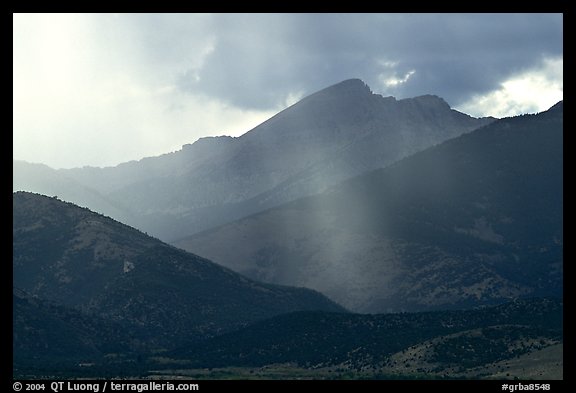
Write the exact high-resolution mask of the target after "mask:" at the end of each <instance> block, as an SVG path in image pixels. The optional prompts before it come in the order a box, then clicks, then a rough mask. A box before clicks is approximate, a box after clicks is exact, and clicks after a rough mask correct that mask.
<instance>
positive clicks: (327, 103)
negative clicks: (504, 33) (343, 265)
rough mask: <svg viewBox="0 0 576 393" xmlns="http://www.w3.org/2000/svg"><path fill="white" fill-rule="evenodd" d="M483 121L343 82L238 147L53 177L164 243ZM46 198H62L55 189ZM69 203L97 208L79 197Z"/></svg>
mask: <svg viewBox="0 0 576 393" xmlns="http://www.w3.org/2000/svg"><path fill="white" fill-rule="evenodd" d="M492 120H493V119H489V118H486V119H475V118H472V117H470V116H468V115H465V114H463V113H460V112H457V111H455V110H451V109H450V107H449V105H448V104H447V103H446V102H445V101H444V100H443V99H441V98H439V97H436V96H422V97H416V98H412V99H405V100H396V99H395V98H393V97H386V98H385V97H382V96H381V95H378V94H373V93H372V92H371V91H370V88H369V87H368V86H366V84H365V83H364V82H362V81H361V80H358V79H351V80H347V81H343V82H341V83H338V84H336V85H334V86H330V87H328V88H326V89H324V90H321V91H319V92H317V93H314V94H312V95H310V96H308V97H306V98H304V99H302V100H301V101H300V102H298V103H296V104H294V105H292V106H291V107H289V108H287V109H285V110H283V111H282V112H280V113H278V114H277V115H276V116H274V117H272V118H270V119H269V120H267V121H265V122H264V123H262V124H260V125H259V126H257V127H255V128H254V129H253V130H251V131H249V132H247V133H246V134H244V135H242V136H241V137H238V138H231V137H218V138H203V139H200V140H199V141H197V142H195V143H194V144H192V145H185V146H184V147H183V148H182V150H180V151H177V152H174V153H170V154H164V155H162V156H158V157H150V158H145V159H142V160H140V161H134V162H128V163H124V164H120V165H118V166H116V167H110V168H89V167H84V168H75V169H66V170H59V171H57V172H58V173H59V174H62V175H64V176H66V177H67V178H69V179H73V180H74V181H75V182H77V183H79V184H82V185H84V186H85V187H88V188H90V189H92V190H95V191H97V192H98V193H100V194H101V195H103V196H105V197H106V198H107V199H109V200H111V201H113V202H114V204H115V206H118V207H122V211H120V212H117V213H118V215H116V214H114V215H112V216H113V217H115V218H117V219H120V220H122V221H123V222H126V223H128V224H130V225H133V226H136V227H138V228H139V229H141V230H145V231H147V232H149V233H151V234H153V235H155V236H158V237H160V238H162V239H164V240H173V239H176V238H179V237H182V236H183V235H187V234H192V233H195V232H198V231H200V230H203V229H206V228H210V227H214V226H216V225H219V224H222V223H225V222H229V221H231V220H233V219H237V218H240V217H243V216H246V215H248V214H251V213H255V212H258V211H261V210H263V209H265V208H268V207H271V206H275V205H278V204H280V203H284V202H287V201H291V200H294V199H296V198H299V197H302V196H305V195H311V194H314V193H318V192H321V191H323V190H325V189H326V188H327V187H328V186H331V185H333V184H336V183H337V182H339V181H342V180H344V179H346V178H349V177H351V176H353V175H357V174H360V173H362V172H364V171H367V170H371V169H375V168H379V167H382V166H385V165H388V164H390V163H392V162H394V161H396V160H398V159H400V158H402V157H404V156H407V155H408V154H411V153H413V152H415V151H418V150H421V149H424V148H426V147H429V146H431V145H433V144H436V143H439V142H442V141H444V140H446V139H449V138H452V137H455V136H457V135H460V134H462V133H464V132H468V131H471V130H473V129H475V128H478V127H480V126H482V125H485V124H488V123H489V122H491V121H492ZM32 180H33V179H32ZM21 183H23V184H24V185H26V184H25V182H24V181H22V182H21ZM32 186H35V185H34V184H32ZM63 186H64V185H63ZM54 188H56V190H54V192H52V190H53V189H54ZM23 189H26V190H28V189H30V188H26V187H24V188H23ZM50 190H51V192H50V193H51V194H56V195H64V191H60V190H59V187H51V188H50ZM34 191H38V192H43V193H44V192H45V191H44V189H43V188H38V187H35V188H34ZM70 196H71V197H73V198H70V200H71V201H72V202H75V203H77V204H80V205H84V206H88V207H90V208H95V207H96V205H93V204H92V201H89V200H85V198H84V196H82V195H80V194H76V195H70ZM96 210H98V209H96ZM102 212H106V213H107V211H104V210H102Z"/></svg>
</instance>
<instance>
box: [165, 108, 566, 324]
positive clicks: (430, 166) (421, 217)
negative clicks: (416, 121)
mask: <svg viewBox="0 0 576 393" xmlns="http://www.w3.org/2000/svg"><path fill="white" fill-rule="evenodd" d="M419 100H420V101H424V102H426V103H429V102H430V101H432V102H436V103H437V101H438V100H437V99H435V98H431V97H427V98H420V99H418V100H412V101H410V102H411V104H410V105H420V104H419V103H418V101H419ZM435 105H436V104H435ZM423 112H424V111H423ZM562 191H563V106H562V103H559V104H557V105H556V106H554V107H553V108H551V109H550V110H549V111H547V112H543V113H541V114H538V115H526V116H520V117H515V118H508V119H503V120H499V121H496V122H494V123H492V124H491V125H489V126H486V127H484V128H481V129H478V130H476V131H474V132H471V133H468V134H465V135H462V136H460V137H457V138H454V139H451V140H449V141H447V142H445V143H443V144H441V145H438V146H435V147H432V148H429V149H427V150H425V151H422V152H420V153H417V154H415V155H413V156H411V157H409V158H405V159H404V160H401V161H400V162H398V163H396V164H394V165H392V166H389V167H387V168H385V169H379V170H375V171H373V172H370V173H367V174H365V175H361V176H358V177H355V178H353V179H350V180H348V181H346V182H344V183H342V184H340V185H338V186H335V187H333V188H332V189H329V190H328V191H326V192H324V193H322V194H320V195H316V196H312V197H307V198H302V199H299V200H296V201H294V202H291V203H288V204H284V205H282V206H279V207H276V208H273V209H270V210H267V211H264V212H261V213H259V214H255V215H252V216H249V217H246V218H244V219H241V220H238V221H235V222H232V223H229V224H226V225H223V226H221V227H218V228H215V229H212V230H209V231H206V232H203V233H200V234H197V235H195V236H192V237H190V238H187V239H183V240H181V241H179V242H176V243H174V244H175V245H177V246H178V247H181V248H184V249H189V250H194V251H195V252H197V253H198V254H200V255H203V256H206V257H208V258H210V259H212V260H214V261H216V262H217V263H220V264H222V265H224V266H228V267H230V268H232V269H234V270H236V271H238V272H242V273H243V274H246V275H248V276H250V277H252V278H257V279H260V280H265V281H268V282H273V283H281V284H286V285H297V286H305V287H308V288H314V289H316V290H319V291H320V292H322V293H324V294H326V295H328V296H329V297H330V298H332V299H334V300H335V301H337V302H339V303H340V304H342V305H344V306H345V307H347V308H349V309H350V310H353V311H357V312H371V313H376V312H387V311H403V310H405V311H414V310H429V309H446V308H450V307H463V306H474V305H479V304H489V303H493V302H501V301H504V300H506V299H510V298H516V297H522V296H547V295H560V294H561V293H562V277H563V267H562V266H563V256H562V253H563V192H562ZM222 245H226V246H225V247H223V246H222Z"/></svg>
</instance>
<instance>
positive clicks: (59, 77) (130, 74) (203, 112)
mask: <svg viewBox="0 0 576 393" xmlns="http://www.w3.org/2000/svg"><path fill="white" fill-rule="evenodd" d="M350 78H360V79H362V80H363V81H364V82H366V83H367V84H368V86H370V88H371V89H372V91H373V92H374V93H377V94H382V95H383V96H394V97H396V98H398V99H402V98H410V97H415V96H418V95H423V94H435V95H438V96H440V97H442V98H444V99H445V100H446V101H447V102H448V103H449V104H450V105H451V107H452V108H454V109H457V110H459V111H462V112H464V113H467V114H470V115H472V116H475V117H480V116H494V117H499V118H500V117H506V116H513V115H518V114H522V113H535V112H539V111H542V110H546V109H548V108H549V107H550V106H552V105H554V104H555V103H557V102H558V101H560V100H562V99H563V15H562V14H14V15H13V156H14V158H15V159H20V160H25V161H29V162H36V163H43V164H46V165H49V166H51V167H53V168H71V167H82V166H113V165H117V164H119V163H122V162H126V161H130V160H138V159H141V158H143V157H148V156H156V155H160V154H164V153H168V152H172V151H176V150H179V149H180V148H181V146H182V145H184V144H186V143H193V142H194V141H196V140H197V139H198V138H201V137H205V136H215V135H232V136H239V135H242V134H244V133H245V132H247V131H249V130H250V129H252V128H253V127H255V126H257V125H258V124H260V123H261V122H263V121H264V120H266V119H268V118H270V117H271V116H273V115H274V114H276V113H278V112H279V111H281V110H283V109H285V108H286V107H287V106H289V105H291V104H293V103H295V102H297V101H298V100H299V99H301V98H303V97H305V96H307V95H309V94H311V93H313V92H315V91H317V90H320V89H322V88H325V87H328V86H330V85H333V84H335V83H338V82H340V81H343V80H345V79H350Z"/></svg>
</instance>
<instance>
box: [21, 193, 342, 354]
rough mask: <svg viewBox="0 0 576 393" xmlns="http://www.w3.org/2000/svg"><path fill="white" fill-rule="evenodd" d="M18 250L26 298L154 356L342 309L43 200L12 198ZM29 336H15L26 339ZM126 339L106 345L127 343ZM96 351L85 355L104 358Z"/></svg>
mask: <svg viewBox="0 0 576 393" xmlns="http://www.w3.org/2000/svg"><path fill="white" fill-rule="evenodd" d="M13 252H14V254H13V255H14V256H13V272H14V273H13V283H14V287H15V288H17V289H18V291H19V292H18V293H20V291H24V293H26V294H28V295H29V297H31V298H33V299H37V300H38V302H48V303H49V304H51V305H54V306H57V307H64V308H66V309H68V310H71V311H70V313H77V314H81V315H83V316H84V318H87V316H90V317H92V318H97V319H99V320H102V321H103V322H101V323H102V324H104V323H105V324H107V326H108V325H113V324H117V325H119V326H121V327H123V328H124V329H125V331H127V332H129V334H128V336H129V337H130V342H132V344H134V343H139V344H137V345H136V344H134V345H136V346H140V347H143V348H147V349H151V348H156V349H158V348H172V347H174V346H176V345H178V344H179V343H182V342H189V341H194V340H198V339H201V338H205V337H208V336H212V335H214V334H217V333H221V332H224V331H230V330H232V329H235V328H237V327H239V326H244V325H245V324H247V323H250V322H253V321H256V320H260V319H263V318H267V317H270V316H272V315H277V314H281V313H285V312H290V311H296V310H302V309H304V310H316V309H320V310H326V311H344V310H343V309H342V308H341V307H340V306H338V305H336V304H334V303H333V302H331V301H329V300H328V299H326V297H324V296H323V295H321V294H319V293H316V292H314V291H311V290H309V289H303V288H288V287H279V286H275V285H270V284H261V283H258V282H255V281H253V280H250V279H247V278H245V277H243V276H241V275H239V274H237V273H234V272H233V271H231V270H228V269H226V268H223V267H221V266H218V265H216V264H214V263H212V262H210V261H208V260H206V259H203V258H200V257H198V256H196V255H192V254H189V253H187V252H185V251H182V250H179V249H176V248H174V247H172V246H169V245H167V244H165V243H162V242H161V241H159V240H157V239H154V238H151V237H149V236H147V235H145V234H144V233H141V232H139V231H137V230H135V229H133V228H130V227H128V226H126V225H124V224H121V223H119V222H117V221H114V220H112V219H110V218H107V217H105V216H102V215H99V214H96V213H93V212H91V211H89V210H88V209H84V208H80V207H78V206H75V205H73V204H71V203H66V202H62V201H60V200H58V199H56V198H50V197H46V196H42V195H38V194H31V193H24V192H18V193H15V194H14V196H13ZM22 299H26V297H25V296H15V298H14V301H15V304H17V305H18V306H19V308H18V309H19V310H24V311H25V310H30V308H31V307H32V306H34V304H32V305H29V304H28V305H27V303H26V302H24V301H23V300H22ZM44 309H45V308H44ZM47 314H49V315H52V316H53V317H54V318H52V319H51V320H50V321H52V320H53V319H55V318H56V316H55V315H56V314H54V313H47ZM24 315H30V313H28V314H26V313H25V314H24ZM39 315H40V314H39ZM64 315H68V314H66V313H64ZM14 318H15V320H21V319H22V318H21V319H18V318H19V316H18V315H15V317H14ZM66 318H67V319H70V318H71V317H66ZM24 319H25V318H24ZM72 319H77V318H72ZM58 323H59V324H61V323H60V322H58ZM51 324H53V325H54V326H56V327H58V326H59V325H58V324H57V321H56V322H51ZM15 326H16V325H15ZM65 328H66V326H65V325H64V326H63V328H62V329H65ZM66 329H68V330H70V327H68V328H66ZM25 333H26V332H25V331H15V334H19V335H20V337H23V336H25ZM54 334H56V333H54ZM125 335H126V334H124V336H125ZM84 336H85V335H79V336H78V340H80V338H82V337H84ZM119 337H121V336H119V335H118V336H117V337H114V336H112V337H110V336H107V337H106V340H108V341H114V340H117V341H122V340H120V338H119ZM80 341H81V340H80ZM55 342H58V341H55ZM123 342H125V341H123ZM88 344H90V343H88ZM88 344H86V345H85V346H84V347H83V348H82V350H87V349H88V348H92V350H96V349H94V348H93V347H94V345H92V344H90V345H88Z"/></svg>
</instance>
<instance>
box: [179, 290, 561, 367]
mask: <svg viewBox="0 0 576 393" xmlns="http://www.w3.org/2000/svg"><path fill="white" fill-rule="evenodd" d="M562 315H563V304H562V301H560V300H558V299H527V300H521V301H515V302H511V303H507V304H503V305H499V306H497V307H487V308H483V309H477V310H466V311H435V312H426V313H401V314H380V315H359V314H337V313H322V312H298V313H290V314H285V315H281V316H277V317H274V318H271V319H267V320H265V321H261V322H257V323H255V324H253V325H250V326H248V327H246V328H243V329H241V330H239V331H237V332H234V333H230V334H225V335H222V336H219V337H215V338H212V339H210V340H208V341H206V342H203V343H199V344H197V345H193V346H189V347H187V348H181V349H178V350H176V351H174V352H173V353H171V354H170V355H169V356H170V357H172V358H173V359H185V360H188V362H189V363H188V364H187V366H188V367H189V368H195V367H230V366H242V367H262V366H266V365H272V364H295V365H297V366H301V367H307V368H318V367H330V366H339V367H341V368H344V369H348V370H355V371H356V372H361V371H367V370H370V371H372V372H375V373H378V372H380V373H382V374H388V375H391V374H404V375H408V374H415V375H417V374H426V375H428V376H429V377H431V376H434V375H450V376H452V377H454V376H457V375H458V374H462V373H465V372H467V373H468V375H467V376H468V377H469V378H474V377H477V376H478V375H480V372H479V370H478V367H481V366H485V365H490V364H494V363H496V362H500V361H502V360H510V359H512V358H516V357H519V356H520V355H523V354H528V353H532V352H534V351H538V350H541V349H543V348H547V347H550V346H554V345H557V344H559V343H562V340H563V328H562V321H563V317H562ZM556 369H560V370H561V365H560V367H556ZM474 371H475V372H476V374H474ZM494 371H497V369H496V370H494ZM519 375H522V374H521V373H519ZM484 376H486V375H484Z"/></svg>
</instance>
